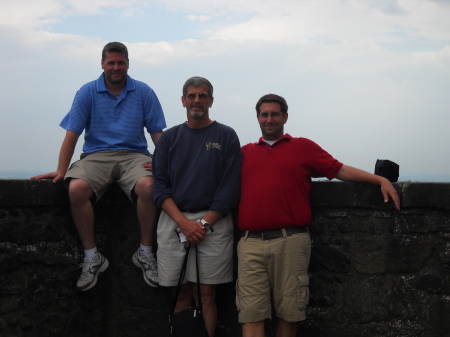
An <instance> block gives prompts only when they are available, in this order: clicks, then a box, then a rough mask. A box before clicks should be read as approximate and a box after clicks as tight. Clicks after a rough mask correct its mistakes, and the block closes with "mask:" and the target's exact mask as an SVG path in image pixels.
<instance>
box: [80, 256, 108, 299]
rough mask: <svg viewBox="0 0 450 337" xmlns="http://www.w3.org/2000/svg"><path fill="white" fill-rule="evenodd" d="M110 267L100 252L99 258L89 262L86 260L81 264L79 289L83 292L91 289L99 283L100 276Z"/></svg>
mask: <svg viewBox="0 0 450 337" xmlns="http://www.w3.org/2000/svg"><path fill="white" fill-rule="evenodd" d="M108 266H109V262H108V260H107V259H106V258H105V257H104V256H103V255H102V254H100V253H99V252H97V257H96V258H94V259H92V260H91V261H89V259H87V258H84V262H83V263H82V264H80V268H82V269H83V270H82V271H81V275H80V277H79V278H78V282H77V288H78V289H80V290H81V291H86V290H89V289H91V288H92V287H93V286H95V284H96V283H97V278H98V275H100V274H101V273H103V272H104V271H105V270H106V269H107V268H108Z"/></svg>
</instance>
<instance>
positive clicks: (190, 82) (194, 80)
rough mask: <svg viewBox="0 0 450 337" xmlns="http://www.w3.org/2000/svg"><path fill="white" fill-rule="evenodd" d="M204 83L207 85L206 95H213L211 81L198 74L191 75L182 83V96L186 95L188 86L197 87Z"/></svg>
mask: <svg viewBox="0 0 450 337" xmlns="http://www.w3.org/2000/svg"><path fill="white" fill-rule="evenodd" d="M204 84H205V85H206V86H207V87H208V96H209V97H210V98H211V97H213V86H212V84H211V82H209V81H208V80H207V79H206V78H204V77H199V76H193V77H191V78H188V79H187V81H186V82H185V83H184V85H183V96H184V97H186V95H187V90H188V88H189V87H199V86H201V85H204Z"/></svg>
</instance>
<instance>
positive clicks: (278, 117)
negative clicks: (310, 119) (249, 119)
mask: <svg viewBox="0 0 450 337" xmlns="http://www.w3.org/2000/svg"><path fill="white" fill-rule="evenodd" d="M257 118H258V123H259V126H260V127H261V131H262V136H263V138H264V139H267V140H277V139H280V138H281V137H282V136H283V135H284V124H286V122H287V119H288V114H287V113H285V114H282V113H281V107H280V104H278V103H274V102H267V103H263V104H261V106H260V107H259V114H258V116H257Z"/></svg>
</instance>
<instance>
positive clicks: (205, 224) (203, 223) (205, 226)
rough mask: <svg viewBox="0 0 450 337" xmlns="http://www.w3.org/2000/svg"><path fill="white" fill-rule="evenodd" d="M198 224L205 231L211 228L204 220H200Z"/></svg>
mask: <svg viewBox="0 0 450 337" xmlns="http://www.w3.org/2000/svg"><path fill="white" fill-rule="evenodd" d="M200 223H201V224H202V225H203V228H205V230H206V231H208V229H209V228H210V227H211V226H210V224H209V223H207V222H206V221H205V220H203V219H202V218H201V219H200Z"/></svg>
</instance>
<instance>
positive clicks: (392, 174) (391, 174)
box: [375, 159, 400, 183]
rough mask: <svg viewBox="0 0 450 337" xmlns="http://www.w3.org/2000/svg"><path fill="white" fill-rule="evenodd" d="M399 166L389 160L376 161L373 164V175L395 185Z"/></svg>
mask: <svg viewBox="0 0 450 337" xmlns="http://www.w3.org/2000/svg"><path fill="white" fill-rule="evenodd" d="M399 171H400V166H398V164H396V163H394V162H393V161H390V160H387V159H386V160H383V159H377V162H376V163H375V174H376V175H378V176H382V177H385V178H386V179H388V180H389V181H390V182H392V183H395V182H396V181H397V180H398V176H399Z"/></svg>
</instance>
